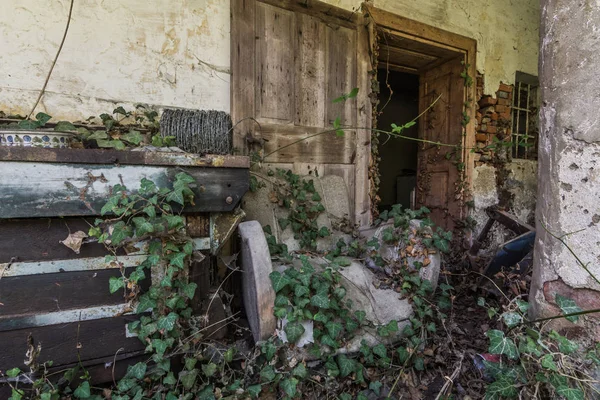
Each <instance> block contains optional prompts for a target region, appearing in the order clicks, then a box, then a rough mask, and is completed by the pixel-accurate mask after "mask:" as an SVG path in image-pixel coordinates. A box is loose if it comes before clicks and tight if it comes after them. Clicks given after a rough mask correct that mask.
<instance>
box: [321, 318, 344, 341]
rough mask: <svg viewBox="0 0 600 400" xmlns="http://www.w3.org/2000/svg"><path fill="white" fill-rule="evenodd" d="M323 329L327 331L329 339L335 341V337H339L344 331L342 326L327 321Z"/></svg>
mask: <svg viewBox="0 0 600 400" xmlns="http://www.w3.org/2000/svg"><path fill="white" fill-rule="evenodd" d="M325 328H326V329H327V332H328V333H329V337H331V338H332V339H337V337H338V336H339V335H340V333H342V331H343V330H344V328H343V326H342V324H340V323H339V322H333V321H329V322H327V323H326V324H325Z"/></svg>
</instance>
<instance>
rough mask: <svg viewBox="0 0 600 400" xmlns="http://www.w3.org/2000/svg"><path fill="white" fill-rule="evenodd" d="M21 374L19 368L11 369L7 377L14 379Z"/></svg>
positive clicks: (7, 372)
mask: <svg viewBox="0 0 600 400" xmlns="http://www.w3.org/2000/svg"><path fill="white" fill-rule="evenodd" d="M20 373H21V370H20V369H19V368H12V369H9V370H8V371H6V376H8V377H9V378H14V377H16V376H18V375H19V374H20Z"/></svg>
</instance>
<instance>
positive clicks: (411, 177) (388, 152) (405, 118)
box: [377, 68, 419, 211]
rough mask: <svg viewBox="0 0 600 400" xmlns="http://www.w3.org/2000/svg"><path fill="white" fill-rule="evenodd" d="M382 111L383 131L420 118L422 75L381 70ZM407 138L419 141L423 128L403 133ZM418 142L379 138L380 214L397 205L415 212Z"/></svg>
mask: <svg viewBox="0 0 600 400" xmlns="http://www.w3.org/2000/svg"><path fill="white" fill-rule="evenodd" d="M377 77H378V79H379V85H380V88H379V107H380V114H379V116H378V118H377V126H378V128H379V129H382V130H386V131H388V130H391V129H392V128H391V125H392V124H396V125H398V126H400V125H403V124H405V123H407V122H409V121H411V120H413V119H414V118H415V117H416V116H417V115H418V114H419V75H416V74H410V73H406V72H399V71H394V70H387V69H384V68H382V69H379V70H378V74H377ZM402 134H403V135H404V136H409V137H414V138H417V137H418V135H419V126H418V122H417V125H413V126H412V127H410V128H408V129H406V130H404V131H403V132H402ZM418 150H419V146H418V143H417V142H416V141H412V140H407V139H398V138H394V137H388V136H387V135H385V134H383V135H380V137H379V156H380V158H381V161H380V162H379V173H380V184H379V193H378V194H379V197H380V199H381V202H380V203H379V211H383V210H387V209H390V208H391V207H392V206H393V205H394V204H401V205H402V208H411V207H413V206H414V202H415V200H414V199H415V190H416V185H417V153H418Z"/></svg>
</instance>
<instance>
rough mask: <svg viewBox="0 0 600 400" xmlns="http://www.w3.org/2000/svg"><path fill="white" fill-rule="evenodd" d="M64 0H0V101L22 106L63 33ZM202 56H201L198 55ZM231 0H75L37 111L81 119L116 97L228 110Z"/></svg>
mask: <svg viewBox="0 0 600 400" xmlns="http://www.w3.org/2000/svg"><path fill="white" fill-rule="evenodd" d="M69 5H70V1H68V0H60V1H52V2H45V1H39V0H3V1H2V19H1V20H0V49H1V50H2V51H0V110H2V111H5V112H9V113H19V114H21V115H26V114H27V113H28V112H29V111H30V108H31V107H32V106H33V104H34V103H35V99H36V97H37V95H38V93H39V90H40V89H41V88H42V86H43V83H44V80H45V78H46V75H47V73H48V70H49V68H50V65H51V63H52V60H53V58H54V56H55V53H56V49H57V48H58V45H59V43H60V40H61V38H62V35H63V32H64V28H65V23H66V20H67V15H68V10H69ZM199 60H201V61H199ZM228 71H229V1H226V0H181V1H171V0H152V1H151V2H148V1H147V0H127V1H118V0H83V1H75V5H74V8H73V17H72V21H71V26H70V28H69V33H68V36H67V39H66V42H65V44H64V47H63V50H62V53H61V55H60V57H59V59H58V62H57V64H56V67H55V68H54V72H53V74H52V78H51V79H50V82H49V84H48V87H47V91H46V94H45V96H44V98H43V99H42V102H41V104H40V106H38V108H37V110H38V111H45V112H47V113H48V114H50V115H52V116H54V117H57V118H60V119H68V120H75V119H85V118H87V117H89V116H91V115H98V114H99V113H102V112H107V111H108V112H110V111H112V110H113V108H115V104H117V103H118V104H119V105H125V106H126V108H128V109H132V108H133V107H134V105H135V104H139V103H147V104H152V105H156V106H175V107H186V108H201V109H202V108H204V109H216V110H224V111H229V73H228Z"/></svg>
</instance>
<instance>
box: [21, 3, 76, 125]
mask: <svg viewBox="0 0 600 400" xmlns="http://www.w3.org/2000/svg"><path fill="white" fill-rule="evenodd" d="M74 3H75V0H71V6H70V7H69V17H68V18H67V25H66V26H65V33H64V34H63V37H62V40H61V42H60V46H58V51H57V52H56V57H54V61H52V65H51V66H50V71H48V76H46V81H45V82H44V86H42V90H41V91H40V94H39V96H38V98H37V100H36V101H35V104H34V105H33V108H32V109H31V112H30V113H29V115H28V116H27V119H29V118H31V115H32V114H33V112H34V111H35V108H36V107H37V106H38V104H39V103H40V100H41V99H42V96H43V95H44V92H46V86H48V81H49V80H50V76H51V75H52V71H53V70H54V66H55V65H56V61H57V60H58V56H59V55H60V52H61V51H62V48H63V45H64V44H65V39H66V38H67V32H69V25H71V15H72V14H73V4H74Z"/></svg>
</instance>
